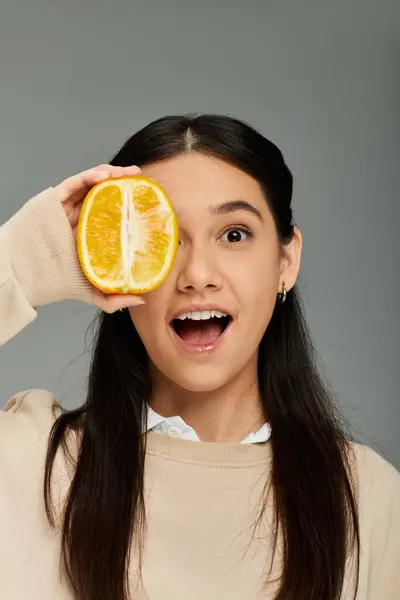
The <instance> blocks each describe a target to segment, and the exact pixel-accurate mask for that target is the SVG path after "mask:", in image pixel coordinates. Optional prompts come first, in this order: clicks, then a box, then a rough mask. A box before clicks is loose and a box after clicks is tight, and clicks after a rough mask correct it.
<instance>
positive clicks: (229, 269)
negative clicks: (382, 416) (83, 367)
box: [0, 115, 400, 600]
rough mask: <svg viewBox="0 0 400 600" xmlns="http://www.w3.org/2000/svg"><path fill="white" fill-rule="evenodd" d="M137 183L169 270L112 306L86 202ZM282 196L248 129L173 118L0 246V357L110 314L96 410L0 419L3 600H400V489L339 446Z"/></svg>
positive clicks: (364, 458)
mask: <svg viewBox="0 0 400 600" xmlns="http://www.w3.org/2000/svg"><path fill="white" fill-rule="evenodd" d="M132 165H139V167H140V169H139V167H136V166H134V167H132ZM140 170H141V172H142V173H143V174H144V175H146V176H149V177H152V178H154V179H156V180H157V181H159V182H160V184H161V185H162V186H164V188H165V189H166V191H167V192H168V193H169V195H170V197H171V199H172V201H173V203H174V206H175V209H176V211H177V214H178V218H179V224H180V247H179V250H178V255H177V258H176V260H175V263H174V266H173V270H172V272H171V274H170V275H169V277H168V278H167V280H166V281H165V283H163V285H162V286H161V287H159V288H158V289H157V290H155V291H153V292H151V293H149V294H146V295H145V297H142V298H138V297H134V296H109V297H106V296H104V295H103V294H102V293H100V292H99V291H97V290H95V289H93V288H92V287H91V286H90V284H89V283H88V281H87V280H86V279H85V277H84V276H83V273H82V271H81V269H80V267H79V263H78V260H77V255H76V249H75V238H74V231H75V228H76V225H77V220H78V217H79V210H80V205H81V202H82V199H83V197H84V196H85V194H86V193H87V191H88V190H89V189H90V187H91V186H93V185H94V184H95V183H97V182H98V181H100V180H103V179H106V178H108V177H117V176H120V175H122V174H136V173H139V172H140ZM291 198H292V176H291V173H290V171H289V169H288V167H287V166H286V164H285V162H284V159H283V157H282V154H281V152H280V151H279V149H278V148H277V147H276V146H275V145H274V144H273V143H272V142H270V141H268V140H267V139H265V138H264V137H263V136H262V135H260V134H259V133H258V132H256V131H255V130H254V129H252V128H251V127H249V126H247V125H246V124H244V123H242V122H239V121H237V120H234V119H231V118H228V117H222V116H213V115H204V116H198V117H193V118H192V117H167V118H163V119H160V120H158V121H156V122H154V123H152V124H150V125H148V126H147V127H145V128H144V129H143V130H141V131H139V132H138V133H137V134H135V135H134V136H133V137H132V138H131V139H130V140H129V141H128V142H127V143H126V144H125V145H124V147H123V148H122V149H121V150H120V152H119V153H118V154H117V155H116V157H115V158H114V160H113V161H112V165H101V166H100V167H97V168H95V169H92V170H89V171H86V172H85V173H81V174H80V175H76V176H74V177H71V178H69V179H67V180H65V181H64V182H63V183H61V184H60V185H58V186H57V187H55V188H50V189H48V190H46V191H45V192H43V193H42V194H40V195H39V196H37V197H36V198H34V199H32V200H31V201H29V202H28V203H27V204H26V205H25V206H24V207H23V208H22V209H21V210H20V211H19V212H18V213H17V214H16V215H15V216H14V217H13V218H12V219H11V220H10V221H9V222H8V223H6V224H5V225H4V226H3V227H2V228H1V230H0V338H1V342H2V343H5V342H6V341H7V340H9V339H11V338H12V337H13V336H14V335H16V334H17V333H18V332H19V331H20V330H21V329H23V328H24V327H25V326H26V325H28V324H29V323H30V322H31V321H33V320H34V318H35V317H36V308H37V307H39V306H42V305H45V304H48V303H50V302H54V301H59V300H65V299H75V300H82V301H85V302H90V303H93V304H95V305H97V306H98V307H99V308H100V309H101V313H100V316H99V320H98V329H97V335H96V339H95V344H94V352H93V359H92V364H91V370H90V376H89V384H88V390H87V399H86V402H85V404H84V405H83V406H82V407H81V408H79V409H78V410H73V411H66V410H64V409H61V408H60V406H59V405H58V404H57V401H56V400H55V398H54V397H53V396H52V395H51V394H50V393H49V392H45V391H43V390H30V391H25V392H22V393H19V394H17V395H15V396H14V397H13V398H11V399H10V400H9V401H8V402H7V404H6V407H5V410H4V412H2V413H1V414H0V597H1V598H2V599H3V598H4V599H7V600H26V598H30V600H72V599H77V600H123V599H127V598H130V599H132V600H139V599H141V600H143V599H148V600H213V599H215V600H217V599H218V600H228V599H229V600H256V599H261V598H263V599H275V600H339V599H342V600H345V599H346V600H350V599H353V598H357V600H395V599H398V598H399V597H400V476H399V474H398V472H397V471H396V470H395V469H394V468H393V467H392V466H391V465H389V464H388V463H387V462H385V461H384V460H383V459H382V458H380V457H379V456H378V455H377V454H375V453H374V452H373V451H372V450H370V449H368V448H366V447H363V446H361V445H357V444H355V443H352V442H350V441H348V440H349V436H348V435H346V434H345V432H344V429H343V426H342V424H341V420H340V418H339V416H338V412H337V409H336V408H335V406H334V402H333V400H332V398H331V393H330V391H329V389H328V388H327V387H326V386H325V385H324V383H323V381H322V379H321V376H320V374H319V373H318V369H317V366H316V361H315V354H314V350H313V347H312V343H311V341H310V337H309V334H308V331H307V327H306V324H305V322H304V318H303V314H302V310H301V304H300V300H299V296H298V293H297V290H296V279H297V276H298V272H299V266H300V254H301V246H302V238H301V234H300V231H299V229H298V228H297V227H295V226H294V224H293V217H292V208H291ZM121 309H122V310H121ZM182 315H184V317H185V318H184V319H183V318H181V317H182ZM59 343H62V340H60V339H57V337H56V336H55V339H54V344H55V345H57V344H59ZM36 351H37V352H40V347H37V349H36Z"/></svg>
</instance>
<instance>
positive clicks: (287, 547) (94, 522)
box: [44, 115, 360, 600]
mask: <svg viewBox="0 0 400 600" xmlns="http://www.w3.org/2000/svg"><path fill="white" fill-rule="evenodd" d="M189 151H197V152H202V153H205V154H208V155H210V156H214V157H217V158H219V159H222V160H224V161H226V162H228V163H230V164H232V165H234V166H236V167H238V168H240V169H242V170H243V171H244V172H246V173H248V174H249V175H250V176H251V177H253V178H254V179H256V180H257V181H258V182H259V184H260V185H261V187H262V189H263V192H264V194H265V199H266V202H267V203H268V205H269V207H270V210H271V211H272V214H273V216H274V219H275V223H276V228H277V231H278V236H279V239H280V242H281V246H282V247H284V245H285V244H286V243H288V242H289V241H290V240H291V239H292V236H293V227H294V225H293V215H292V208H291V199H292V186H293V179H292V175H291V173H290V171H289V169H288V167H287V166H286V164H285V161H284V158H283V156H282V153H281V151H280V150H279V149H278V148H277V147H276V146H275V145H274V144H273V143H272V142H270V141H269V140H267V139H266V138H265V137H263V136H262V135H261V134H260V133H258V132H257V131H256V130H255V129H253V128H252V127H250V126H249V125H247V124H245V123H243V122H241V121H239V120H236V119H233V118H230V117H226V116H218V115H200V116H169V117H165V118H162V119H159V120H157V121H155V122H153V123H151V124H150V125H148V126H147V127H145V128H144V129H142V130H141V131H139V132H138V133H136V134H135V135H133V136H132V137H131V138H130V139H129V140H128V141H127V142H126V144H125V145H124V146H123V147H122V149H121V150H120V151H119V152H118V154H117V155H116V156H115V158H114V159H113V161H112V164H114V165H119V166H128V165H132V164H136V165H139V166H144V165H146V164H149V163H154V162H157V161H162V160H165V159H168V158H171V157H173V156H176V155H179V154H182V153H185V152H189ZM258 379H259V393H260V397H261V401H262V404H263V407H264V410H265V414H267V415H268V416H269V419H270V423H271V425H272V432H273V434H272V438H271V444H272V454H273V462H272V479H271V485H272V491H273V498H274V509H275V538H274V547H275V549H276V547H277V542H278V538H279V539H280V540H281V543H282V548H283V567H282V576H281V581H280V588H279V592H278V593H277V596H276V600H322V599H323V600H338V599H339V597H340V594H341V591H342V588H343V583H344V575H345V566H346V560H347V559H350V560H353V559H354V560H355V565H356V567H355V569H356V577H355V581H356V582H357V581H358V570H359V552H360V541H359V523H358V510H357V498H356V488H355V485H353V472H352V469H351V464H352V456H351V447H350V445H349V444H348V442H347V441H346V434H345V430H344V427H343V425H342V421H341V418H340V415H339V413H338V410H337V408H336V403H335V402H334V399H333V396H332V393H331V391H330V389H329V386H327V385H326V384H324V382H323V380H322V377H321V375H320V372H319V368H318V363H317V359H316V356H315V351H314V349H313V345H312V342H311V340H310V336H309V333H308V329H307V326H306V323H305V320H304V317H303V311H302V307H301V303H300V299H299V296H298V292H297V289H296V286H295V287H294V288H293V289H292V290H291V291H290V292H289V293H288V295H287V299H286V302H285V303H284V304H277V306H276V307H275V311H274V313H273V316H272V320H271V322H270V324H269V325H268V328H267V330H266V332H265V334H264V337H263V339H262V342H261V345H260V348H259V360H258ZM150 394H151V381H150V377H149V371H148V358H147V354H146V351H145V349H144V346H143V344H142V341H141V339H140V338H139V335H138V334H137V332H136V330H135V328H134V326H133V324H132V323H131V320H130V317H129V314H128V313H126V312H125V313H124V312H122V313H121V312H117V313H115V314H112V315H110V314H101V315H100V316H99V320H98V328H97V332H96V336H95V347H94V352H93V358H92V363H91V369H90V375H89V382H88V392H87V399H86V402H85V404H84V405H83V406H82V407H81V408H79V409H77V410H72V411H63V414H61V416H59V418H58V419H57V421H56V422H55V424H54V426H53V429H52V432H51V436H50V440H49V446H48V452H47V459H46V472H45V486H44V493H45V504H46V512H47V516H48V519H49V522H50V524H51V525H52V526H53V527H55V526H56V518H55V511H54V505H53V503H52V498H51V474H52V469H53V465H54V460H55V457H56V453H57V451H58V449H59V448H60V447H64V449H65V445H66V440H67V437H68V435H69V433H70V432H71V431H75V432H76V433H78V434H79V436H78V439H79V442H80V443H79V452H78V455H77V457H76V464H75V466H74V469H75V470H74V476H73V478H72V483H71V486H70V489H69V493H68V496H67V498H66V503H65V512H64V514H63V524H62V561H61V566H62V567H63V569H64V571H65V572H66V574H67V576H68V578H69V581H70V583H71V585H72V588H73V590H74V593H75V596H76V598H77V599H78V600H98V599H99V598H102V600H125V599H126V598H129V586H128V577H127V567H128V564H129V561H130V558H131V551H132V552H136V555H135V559H136V558H137V560H138V561H139V566H140V564H141V551H142V549H143V543H144V541H143V540H144V537H145V536H144V533H145V506H144V497H143V476H144V465H145V438H146V436H143V434H142V427H143V423H144V422H145V419H146V416H145V412H146V402H147V401H148V400H149V398H150ZM266 480H267V474H266ZM266 495H267V494H266ZM265 502H267V498H265ZM261 512H262V511H261ZM266 572H267V570H266Z"/></svg>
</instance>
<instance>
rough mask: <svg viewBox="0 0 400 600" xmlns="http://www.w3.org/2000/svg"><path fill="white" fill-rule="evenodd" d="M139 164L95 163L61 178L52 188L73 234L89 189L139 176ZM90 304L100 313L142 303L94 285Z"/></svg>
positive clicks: (132, 297)
mask: <svg viewBox="0 0 400 600" xmlns="http://www.w3.org/2000/svg"><path fill="white" fill-rule="evenodd" d="M140 173H141V170H140V168H139V167H135V166H133V167H113V166H112V165H99V166H98V167H94V168H93V169H89V170H88V171H83V172H82V173H79V174H77V175H73V176H72V177H69V178H68V179H65V180H64V181H63V182H62V183H60V184H59V185H58V186H56V187H55V188H54V190H55V192H56V194H57V196H58V198H59V200H60V202H61V204H62V205H63V208H64V210H65V214H66V215H67V217H68V220H69V223H70V225H71V230H72V232H73V234H74V236H75V237H76V229H77V226H78V222H79V215H80V212H81V207H82V203H83V200H84V199H85V196H86V194H87V193H88V192H89V190H90V189H91V188H92V187H93V186H94V185H96V184H97V183H99V182H100V181H103V180H105V179H110V178H111V177H123V176H133V175H140ZM92 288H93V304H95V305H96V306H98V307H99V308H101V310H103V311H104V312H107V313H113V312H115V311H117V310H119V309H122V308H127V307H128V306H129V307H130V306H138V305H140V304H144V300H143V298H142V297H141V296H135V295H128V294H104V293H103V292H101V291H100V290H98V289H97V288H95V287H94V286H92Z"/></svg>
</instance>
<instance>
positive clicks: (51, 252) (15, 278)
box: [0, 188, 92, 345]
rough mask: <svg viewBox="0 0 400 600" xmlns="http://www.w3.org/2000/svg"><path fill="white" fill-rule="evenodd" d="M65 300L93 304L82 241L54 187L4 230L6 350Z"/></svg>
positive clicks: (0, 301) (0, 271) (0, 284)
mask: <svg viewBox="0 0 400 600" xmlns="http://www.w3.org/2000/svg"><path fill="white" fill-rule="evenodd" d="M60 300H81V301H83V302H88V303H91V301H92V287H91V285H90V284H89V282H88V281H87V279H86V277H85V276H84V274H83V271H82V270H81V268H80V265H79V260H78V256H77V252H76V241H75V238H74V236H73V233H72V231H71V227H70V225H69V222H68V219H67V217H66V215H65V212H64V209H63V207H62V205H61V203H60V201H59V200H58V199H57V198H56V196H55V192H54V190H53V189H52V188H50V189H48V190H46V191H44V192H42V193H41V194H39V195H38V196H36V197H35V198H33V199H32V200H30V201H29V202H28V203H27V204H25V206H23V208H22V209H21V210H19V211H18V212H17V213H16V214H15V215H14V216H13V217H12V218H11V219H10V220H9V221H8V222H7V223H5V224H4V225H3V226H2V227H1V228H0V345H1V344H4V343H6V342H7V341H8V340H9V339H11V338H12V337H14V336H15V335H16V334H17V333H19V332H20V331H21V330H22V329H23V328H24V327H26V325H28V324H29V323H31V322H32V321H33V320H34V319H35V318H36V314H37V313H36V308H37V307H38V306H42V305H45V304H49V303H51V302H57V301H60Z"/></svg>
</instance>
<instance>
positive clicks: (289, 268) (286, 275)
mask: <svg viewBox="0 0 400 600" xmlns="http://www.w3.org/2000/svg"><path fill="white" fill-rule="evenodd" d="M302 247H303V236H302V235H301V231H300V229H298V228H297V227H295V228H294V231H293V237H292V239H291V241H290V242H289V243H288V244H285V245H284V246H283V247H282V259H281V276H280V279H279V289H278V293H279V292H281V290H282V283H283V282H285V287H286V290H287V291H289V290H291V289H292V287H293V286H294V284H295V283H296V281H297V277H298V275H299V271H300V262H301V250H302Z"/></svg>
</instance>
